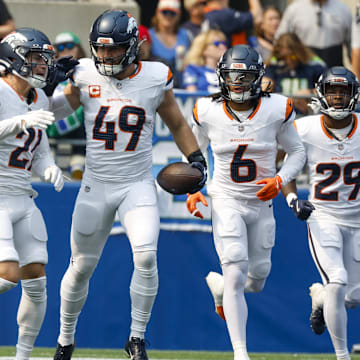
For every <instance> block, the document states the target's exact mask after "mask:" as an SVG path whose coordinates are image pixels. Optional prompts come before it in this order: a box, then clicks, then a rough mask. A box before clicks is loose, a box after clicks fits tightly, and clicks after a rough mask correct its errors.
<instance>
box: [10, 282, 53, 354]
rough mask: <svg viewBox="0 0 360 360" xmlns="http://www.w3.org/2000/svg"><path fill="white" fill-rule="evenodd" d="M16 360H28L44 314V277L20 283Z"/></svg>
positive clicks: (45, 297)
mask: <svg viewBox="0 0 360 360" xmlns="http://www.w3.org/2000/svg"><path fill="white" fill-rule="evenodd" d="M21 287H22V295H21V300H20V305H19V309H18V313H17V323H18V326H19V334H18V341H17V344H16V360H28V359H29V358H30V354H31V352H32V349H33V347H34V343H35V340H36V337H37V336H38V334H39V331H40V328H41V325H42V323H43V321H44V317H45V312H46V299H47V296H46V276H43V277H40V278H37V279H28V280H22V281H21Z"/></svg>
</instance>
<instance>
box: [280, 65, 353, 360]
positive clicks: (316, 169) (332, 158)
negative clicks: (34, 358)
mask: <svg viewBox="0 0 360 360" xmlns="http://www.w3.org/2000/svg"><path fill="white" fill-rule="evenodd" d="M359 91H360V87H359V82H358V80H357V78H356V77H355V75H354V74H353V73H352V72H351V71H349V70H347V69H345V68H344V67H332V68H330V69H329V70H328V71H326V72H324V73H323V74H322V75H321V76H320V78H319V80H318V82H317V84H316V93H317V99H314V102H315V103H317V104H318V107H319V108H320V112H321V114H320V115H314V116H307V117H304V118H301V119H299V120H297V121H296V127H297V130H298V133H299V135H300V137H301V139H302V141H303V143H304V145H305V150H306V154H307V167H308V170H309V178H310V195H309V201H308V200H298V199H297V195H296V187H295V184H294V183H291V184H289V185H288V186H286V187H284V189H283V193H284V195H285V196H286V199H287V202H288V204H289V206H290V207H291V208H292V209H293V210H294V212H295V215H296V216H297V217H298V218H300V219H302V220H306V219H307V224H308V234H309V246H310V250H311V254H312V256H313V259H314V262H315V264H316V266H317V268H318V270H319V273H320V276H321V278H322V282H323V284H320V283H315V284H313V285H312V286H311V287H310V296H311V298H312V313H311V316H310V323H311V327H312V330H313V331H314V332H315V333H316V334H322V333H323V332H324V331H325V328H326V327H327V329H328V331H329V334H330V337H331V340H332V343H333V346H334V349H335V353H336V358H337V359H338V360H340V359H341V360H349V359H350V355H349V352H348V348H347V314H346V308H350V309H352V308H355V307H357V306H358V305H359V304H360V275H359V274H360V222H359V214H360V197H359V189H360V152H359V150H360V131H359V128H358V126H359V124H358V121H359V118H358V117H359V115H358V114H357V113H355V112H354V109H355V105H356V103H357V101H358V97H359ZM311 206H312V209H311V208H310V207H311ZM314 208H315V210H314ZM311 210H313V211H311Z"/></svg>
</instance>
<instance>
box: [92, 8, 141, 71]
mask: <svg viewBox="0 0 360 360" xmlns="http://www.w3.org/2000/svg"><path fill="white" fill-rule="evenodd" d="M138 35H139V30H138V26H137V23H136V20H135V18H134V17H132V16H131V15H130V14H129V13H128V12H127V11H124V10H107V11H105V12H104V13H103V14H101V15H100V16H99V17H98V18H97V19H96V20H95V21H94V23H93V25H92V27H91V31H90V48H91V52H92V56H93V59H94V61H95V66H96V68H97V70H98V71H99V73H100V74H102V75H107V76H114V75H117V74H119V73H121V72H123V71H124V70H125V69H126V68H127V67H128V66H129V65H130V64H132V63H133V62H135V60H136V58H137V55H138V51H139V46H138V45H139V44H138ZM103 46H105V47H123V48H125V49H126V52H125V54H124V55H121V56H116V57H106V58H104V57H101V58H100V57H99V56H98V54H97V50H98V49H99V47H103Z"/></svg>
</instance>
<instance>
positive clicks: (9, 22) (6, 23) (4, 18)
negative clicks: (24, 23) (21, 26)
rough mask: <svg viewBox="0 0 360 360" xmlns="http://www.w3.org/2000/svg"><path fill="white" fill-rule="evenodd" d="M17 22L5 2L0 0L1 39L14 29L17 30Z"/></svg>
mask: <svg viewBox="0 0 360 360" xmlns="http://www.w3.org/2000/svg"><path fill="white" fill-rule="evenodd" d="M15 28H16V27H15V22H14V19H13V17H12V16H11V14H10V12H9V10H8V8H7V6H6V4H5V2H4V1H3V0H0V41H1V40H2V39H3V38H4V37H5V36H6V35H7V34H9V33H11V32H12V31H15Z"/></svg>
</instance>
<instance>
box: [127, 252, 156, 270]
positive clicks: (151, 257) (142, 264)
mask: <svg viewBox="0 0 360 360" xmlns="http://www.w3.org/2000/svg"><path fill="white" fill-rule="evenodd" d="M133 260H134V266H135V268H137V269H142V270H151V269H153V268H154V267H155V268H156V266H157V263H156V251H141V252H140V251H139V252H135V253H134V255H133Z"/></svg>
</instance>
